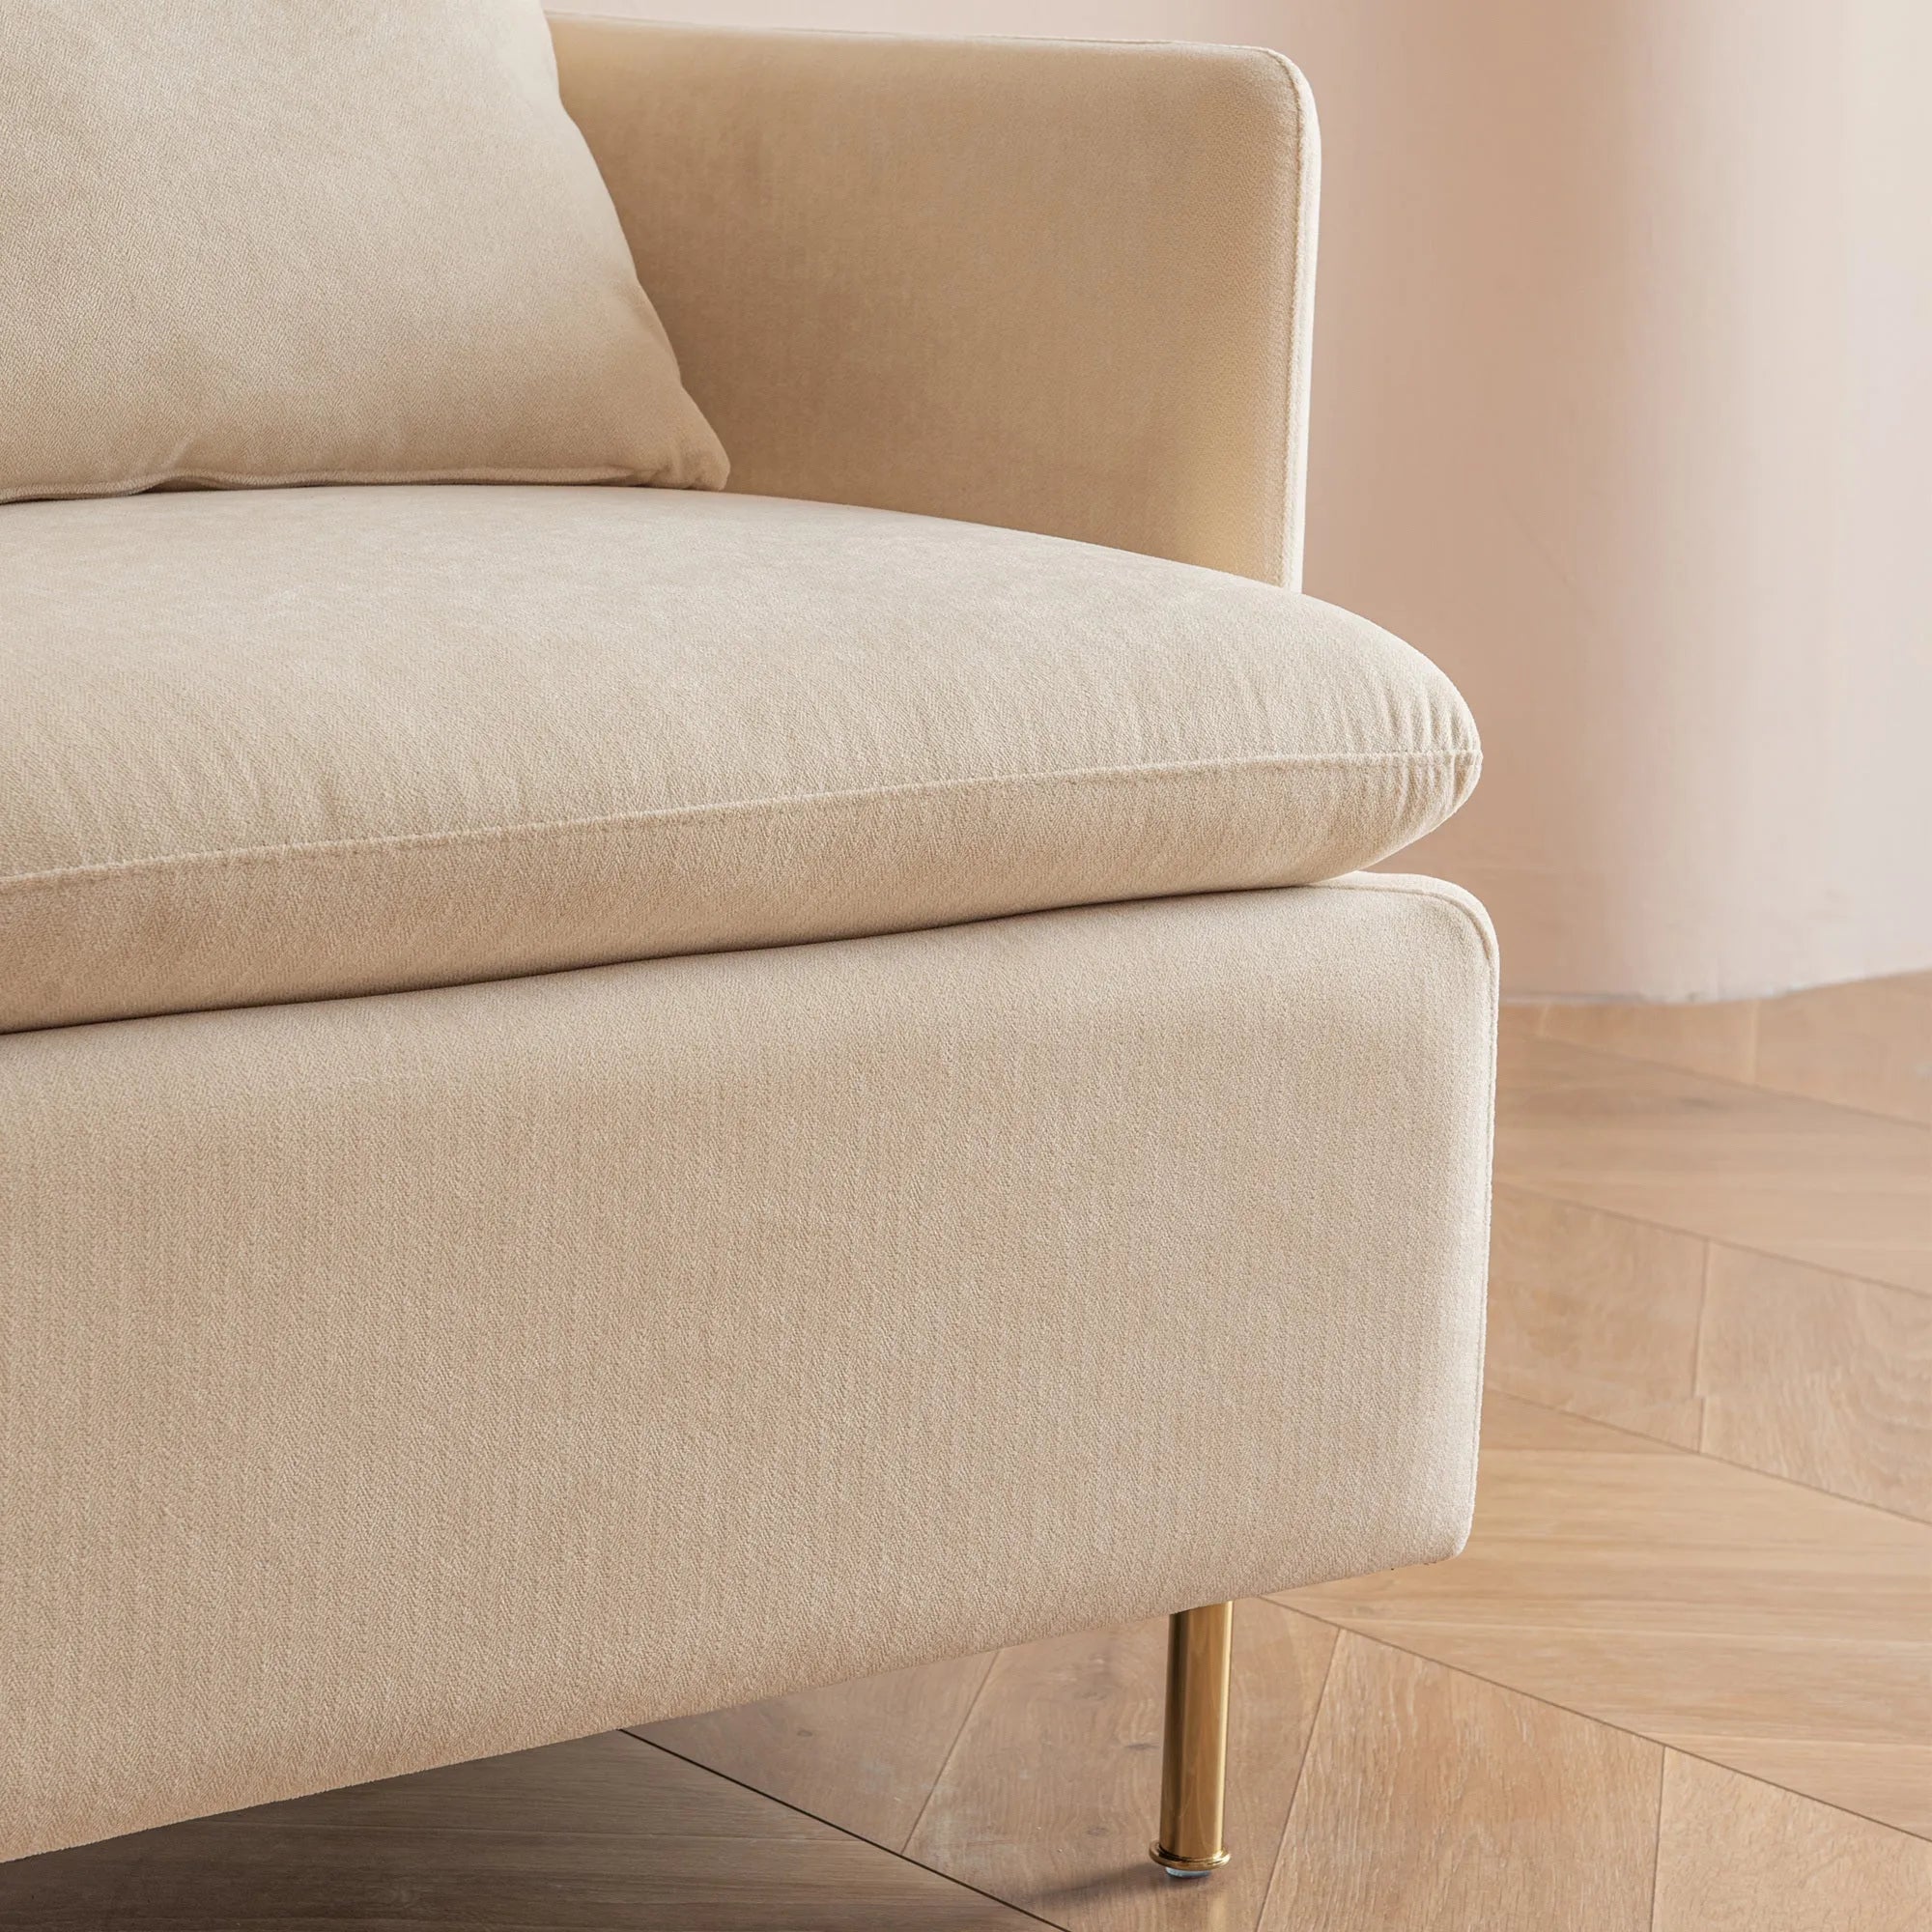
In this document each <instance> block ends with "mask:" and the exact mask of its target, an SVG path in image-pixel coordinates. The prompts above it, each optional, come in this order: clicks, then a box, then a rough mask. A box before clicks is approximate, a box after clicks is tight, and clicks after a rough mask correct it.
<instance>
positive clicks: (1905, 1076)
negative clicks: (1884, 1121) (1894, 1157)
mask: <svg viewBox="0 0 1932 1932" xmlns="http://www.w3.org/2000/svg"><path fill="white" fill-rule="evenodd" d="M1759 1026H1760V1034H1759V1043H1758V1062H1757V1067H1756V1074H1755V1077H1756V1079H1757V1081H1758V1082H1759V1084H1760V1085H1762V1086H1766V1087H1776V1088H1781V1089H1783V1090H1784V1091H1786V1092H1788V1093H1793V1094H1812V1095H1814V1096H1815V1097H1816V1098H1818V1099H1821V1100H1835V1101H1837V1102H1839V1103H1840V1104H1842V1105H1844V1106H1847V1107H1863V1108H1867V1109H1869V1110H1870V1111H1872V1112H1874V1113H1880V1114H1893V1115H1896V1116H1897V1117H1898V1118H1899V1119H1900V1120H1903V1121H1918V1122H1923V1123H1926V1124H1932V973H1910V974H1904V975H1901V976H1899V977H1898V978H1895V979H1889V980H1857V981H1854V982H1853V983H1852V984H1850V985H1846V986H1823V987H1820V988H1819V989H1818V990H1817V991H1816V992H1809V993H1793V994H1791V995H1789V996H1788V997H1786V998H1784V999H1781V1000H1767V1001H1765V1002H1764V1004H1763V1008H1762V1010H1761V1014H1760V1019H1759Z"/></svg>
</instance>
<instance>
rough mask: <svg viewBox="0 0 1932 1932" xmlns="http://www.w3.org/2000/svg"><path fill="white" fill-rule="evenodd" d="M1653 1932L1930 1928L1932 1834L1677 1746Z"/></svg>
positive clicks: (1667, 1788) (1916, 1931)
mask: <svg viewBox="0 0 1932 1932" xmlns="http://www.w3.org/2000/svg"><path fill="white" fill-rule="evenodd" d="M1654 1923H1655V1932H1826V1929H1827V1928H1842V1932H1927V1928H1928V1927H1932V1845H1926V1844H1924V1843H1922V1842H1920V1841H1919V1840H1918V1839H1917V1838H1909V1837H1906V1836H1904V1835H1903V1834H1902V1833H1897V1832H1888V1831H1886V1830H1884V1829H1883V1828H1882V1827H1880V1826H1877V1825H1872V1824H1868V1823H1866V1821H1865V1820H1863V1819H1861V1818H1853V1817H1848V1816H1847V1815H1846V1814H1845V1813H1844V1812H1842V1811H1833V1810H1830V1809H1828V1808H1827V1807H1826V1806H1824V1805H1822V1804H1811V1803H1809V1802H1808V1801H1807V1800H1805V1799H1803V1798H1799V1797H1795V1796H1793V1795H1792V1794H1791V1793H1790V1792H1786V1791H1779V1790H1777V1789H1776V1787H1775V1786H1772V1785H1769V1784H1760V1783H1758V1782H1756V1781H1754V1780H1753V1779H1750V1778H1747V1777H1740V1776H1737V1775H1736V1774H1735V1773H1733V1772H1728V1771H1722V1770H1719V1768H1718V1767H1717V1766H1715V1765H1709V1764H1702V1763H1699V1762H1698V1761H1697V1760H1696V1759H1694V1758H1689V1757H1683V1756H1680V1755H1679V1754H1678V1753H1676V1752H1675V1751H1673V1752H1671V1753H1670V1754H1669V1755H1668V1756H1667V1758H1666V1759H1665V1762H1664V1771H1663V1816H1662V1830H1661V1832H1660V1834H1659V1845H1658V1864H1657V1909H1656V1918H1655V1921H1654Z"/></svg>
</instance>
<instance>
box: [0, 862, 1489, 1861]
mask: <svg viewBox="0 0 1932 1932" xmlns="http://www.w3.org/2000/svg"><path fill="white" fill-rule="evenodd" d="M1493 997H1494V962H1493V959H1492V951H1491V945H1490V941H1489V934H1488V928H1487V925H1486V923H1485V922H1484V921H1483V919H1482V916H1481V914H1480V913H1479V912H1478V911H1477V910H1475V908H1474V907H1473V905H1472V904H1471V902H1470V901H1468V900H1467V899H1466V898H1465V897H1463V895H1459V894H1457V893H1456V892H1455V891H1454V890H1453V889H1451V888H1448V887H1441V886H1436V885H1434V884H1433V883H1431V882H1428V881H1420V880H1401V879H1390V878H1383V877H1376V878H1370V879H1359V880H1350V881H1348V882H1345V883H1339V884H1336V885H1332V886H1320V887H1314V888H1309V889H1306V890H1300V891H1288V892H1261V893H1247V894H1231V895H1219V896H1212V897H1204V898H1194V899H1175V900H1166V901H1160V902H1156V903H1149V904H1139V905H1125V906H1107V907H1094V908H1088V909H1084V910H1076V911H1069V912H1051V913H1039V914H1034V915H1029V916H1024V917H1020V918H1015V919H1011V920H1006V921H999V922H993V923H984V924H979V925H967V926H959V927H954V928H952V929H950V930H945V931H936V932H919V933H908V934H898V935H890V936H886V937H881V938H870V939H857V940H847V941H840V942H835V943H831V944H826V945H817V946H805V947H795V948H786V949H777V950H772V951H766V952H733V953H720V954H713V955H706V956H699V957H691V958H682V959H666V960H655V961H649V962H644V963H641V964H635V965H625V966H613V967H606V968H601V969H594V970H591V971H586V972H581V973H570V974H557V975H552V976H548V977H544V978H537V979H530V980H513V981H505V982H499V983H496V984H491V985H479V986H469V987H454V988H441V989H436V990H431V991H426V992H419V993H403V994H395V995H388V996H382V997H376V998H367V999H354V1000H340V1001H325V1002H317V1003H314V1004H310V1005H306V1006H298V1007H265V1008H258V1009H248V1010H243V1011H232V1012H219V1013H191V1014H183V1015H174V1016H168V1017H161V1018H156V1019H146V1020H133V1021H127V1022H123V1023H119V1024H114V1025H108V1026H93V1027H74V1028H67V1029H51V1030H43V1031H39V1032H34V1033H25V1034H14V1035H10V1036H8V1037H4V1038H0V1199H4V1201H5V1202H6V1212H5V1214H4V1215H0V1368H4V1373H5V1375H6V1377H7V1378H8V1386H7V1388H6V1393H5V1399H4V1401H0V1468H4V1470H5V1471H6V1506H5V1508H4V1510H0V1632H4V1633H5V1662H6V1667H5V1669H4V1670H0V1792H4V1793H5V1794H6V1803H5V1804H4V1805H0V1854H5V1853H15V1854H17V1853H24V1852H31V1851H34V1850H38V1849H44V1848H48V1847H52V1846H56V1845H60V1844H65V1843H70V1842H74V1841H78V1840H82V1839H86V1838H90V1837H96V1836H100V1835H104V1834H108V1833H116V1832H125V1831H128V1830H132V1829H134V1828H136V1827H140V1826H145V1825H151V1824H155V1823H158V1822H161V1821H163V1820H166V1819H171V1818H177V1817H181V1816H183V1815H185V1814H189V1813H195V1812H202V1811H210V1810H216V1809H221V1808H224V1807H227V1806H231V1805H239V1804H250V1803H254V1802H257V1801H260V1800H265V1799H271V1798H278V1797H283V1796H286V1795H290V1794H293V1793H296V1792H300V1791H304V1790H309V1789H314V1788H317V1787H320V1786H325V1785H330V1784H337V1783H343V1782H348V1781H352V1780H355V1779H359V1778H367V1777H374V1776H382V1775H385V1774H389V1773H397V1772H406V1771H411V1770H415V1769H417V1768H420V1767H424V1766H428V1765H432V1764H437V1763H442V1762H447V1761H450V1760H453V1759H457V1758H463V1757H468V1756H473V1755H477V1754H480V1753H484V1752H492V1751H500V1750H506V1749H510V1748H513V1747H520V1746H526V1745H534V1744H538V1743H542V1742H545V1741H547V1740H552V1739H557V1738H563V1737H570V1736H577V1735H582V1734H583V1733H586V1732H589V1731H593V1730H597V1729H600V1728H602V1727H604V1726H607V1725H611V1724H614V1723H617V1722H620V1721H632V1720H641V1719H652V1718H657V1717H662V1716H666V1715H668V1714H671V1713H676V1712H683V1711H689V1710H692V1709H696V1708H700V1707H708V1706H714V1705H721V1704H727V1703H731V1702H735V1701H737V1700H740V1699H744V1698H752V1697H757V1696H762V1695H765V1694H768V1693H774V1692H778V1691H782V1690H787V1689H791V1688H795V1687H797V1686H799V1685H803V1684H810V1683H816V1682H829V1681H832V1680H835V1679H838V1678H843V1677H847V1676H853V1675H858V1674H860V1673H863V1672H867V1671H871V1670H880V1669H886V1668H891V1667H895V1666H898V1665H904V1664H909V1663H911V1662H915V1661H917V1660H921V1659H925V1658H933V1657H939V1656H944V1655H952V1654H961V1653H966V1652H971V1651H976V1650H980V1649H982V1648H985V1647H988V1646H990V1645H994V1644H999V1643H1005V1642H1011V1641H1021V1640H1025V1639H1028V1638H1032V1637H1035V1636H1038V1635H1041V1634H1045V1633H1048V1632H1054V1631H1065V1630H1071V1629H1077V1628H1082V1627H1087V1626H1092V1625H1094V1624H1100V1623H1106V1622H1110V1621H1113V1620H1116V1619H1121V1618H1127V1617H1135V1616H1141V1615H1145V1614H1148V1613H1151V1612H1155V1611H1160V1610H1167V1609H1173V1608H1176V1607H1179V1606H1181V1605H1190V1604H1197V1603H1203V1602H1211V1601H1215V1600H1218V1599H1221V1598H1226V1597H1232V1596H1238V1595H1243V1594H1247V1593H1251V1592H1259V1591H1264V1590H1269V1589H1275V1588H1280V1587H1284V1586H1288V1585H1293V1584H1302V1583H1308V1582H1313V1581H1315V1580H1317V1579H1318V1578H1322V1577H1339V1576H1353V1575H1357V1574H1360V1573H1363V1572H1367V1571H1372V1570H1377V1569H1380V1568H1382V1567H1383V1566H1385V1565H1391V1564H1400V1563H1409V1562H1416V1561H1422V1560H1426V1559H1428V1558H1432V1557H1440V1556H1445V1555H1448V1554H1449V1553H1451V1552H1452V1551H1453V1550H1454V1549H1455V1548H1457V1547H1458V1546H1459V1544H1460V1542H1461V1540H1462V1538H1463V1533H1464V1529H1465V1526H1466V1524H1467V1520H1468V1513H1469V1507H1470V1497H1471V1488H1472V1483H1473V1478H1474V1473H1475V1424H1476V1411H1477V1399H1478V1398H1477V1391H1478V1383H1479V1379H1480V1356H1481V1336H1482V1323H1483V1276H1484V1251H1485V1245H1486V1240H1485V1236H1486V1204H1487V1187H1488V1173H1489V1117H1490V1116H1489V1105H1490V1093H1491V1079H1492V1041H1493Z"/></svg>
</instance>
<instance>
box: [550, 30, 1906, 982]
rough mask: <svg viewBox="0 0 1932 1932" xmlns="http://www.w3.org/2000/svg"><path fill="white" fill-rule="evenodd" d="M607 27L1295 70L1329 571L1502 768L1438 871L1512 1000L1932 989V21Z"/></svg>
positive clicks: (1320, 588) (1316, 557) (1316, 504)
mask: <svg viewBox="0 0 1932 1932" xmlns="http://www.w3.org/2000/svg"><path fill="white" fill-rule="evenodd" d="M580 4H584V5H588V4H590V0H580ZM598 4H599V10H600V11H609V12H640V13H641V12H652V13H656V14H660V15H662V16H665V17H678V18H683V19H692V20H707V21H736V22H743V23H747V24H781V25H794V26H806V25H812V26H840V27H857V28H871V29H886V30H898V31H932V32H964V31H976V32H986V33H1057V34H1067V35H1076V36H1077V35H1102V36H1105V37H1109V38H1184V39H1193V40H1226V41H1240V42H1251V43H1262V44H1266V45H1271V46H1275V47H1279V48H1281V49H1282V50H1284V51H1285V52H1287V53H1289V54H1291V55H1292V56H1293V58H1294V59H1295V60H1296V61H1297V62H1299V64H1300V65H1301V66H1302V68H1303V69H1304V71H1306V72H1307V74H1308V75H1309V78H1310V80H1311V81H1312V83H1313V85H1314V88H1315V94H1316V98H1317V100H1318V102H1319V103H1320V106H1321V116H1322V125H1323V135H1324V144H1325V163H1324V178H1323V194H1324V205H1323V212H1322V261H1321V279H1320V290H1321V293H1320V298H1319V323H1318V328H1317V354H1316V379H1315V395H1316V405H1315V422H1314V452H1313V460H1312V509H1311V517H1310V528H1309V548H1308V587H1309V588H1310V589H1311V590H1314V591H1315V592H1317V593H1318V594H1320V595H1322V596H1326V597H1330V598H1333V599H1334V600H1336V601H1337V602H1339V603H1343V604H1347V605H1350V606H1351V607H1353V608H1355V609H1358V610H1360V611H1365V612H1366V613H1367V614H1369V615H1371V616H1373V617H1376V618H1378V619H1379V620H1380V621H1381V622H1383V623H1386V624H1388V625H1390V626H1392V627H1393V628H1395V629H1397V630H1399V631H1401V632H1402V633H1403V634H1404V635H1406V636H1407V637H1409V638H1410V639H1413V640H1414V641H1415V642H1416V643H1417V644H1419V645H1420V646H1422V647H1423V648H1424V649H1425V650H1427V651H1429V652H1430V653H1431V654H1432V655H1433V656H1435V658H1437V659H1438V660H1439V661H1440V662H1441V663H1442V664H1443V665H1444V666H1445V667H1446V668H1448V669H1449V670H1450V671H1451V672H1452V673H1453V674H1454V675H1455V676H1456V678H1457V679H1458V681H1459V682H1460V683H1461V684H1462V686H1463V690H1464V691H1465V692H1466V693H1467V695H1468V696H1469V698H1470V700H1471V702H1472V703H1473V704H1474V706H1475V708H1476V711H1477V715H1478V717H1479V718H1480V720H1481V721H1482V725H1483V729H1484V735H1485V738H1486V741H1487V744H1488V748H1489V762H1488V770H1487V774H1486V776H1485V780H1484V783H1483V787H1482V789H1481V791H1480V792H1479V793H1478V795H1477V798H1476V800H1475V802H1474V803H1473V804H1472V805H1471V806H1470V807H1469V809H1468V810H1466V811H1465V812H1464V813H1463V816H1462V817H1461V818H1459V819H1458V820H1457V821H1455V823H1453V824H1452V825H1451V826H1449V827H1448V828H1447V829H1446V830H1444V831H1443V832H1441V833H1439V834H1438V835H1436V837H1435V838H1432V839H1430V840H1428V841H1427V842H1426V843H1425V844H1424V845H1423V846H1421V847H1419V848H1417V849H1416V851H1415V853H1414V855H1413V857H1412V858H1406V859H1405V861H1404V863H1405V865H1407V864H1411V863H1412V864H1416V865H1420V866H1423V867H1429V868H1433V869H1435V870H1437V871H1440V872H1442V873H1444V874H1446V875H1447V876H1449V877H1451V878H1454V879H1457V880H1459V881H1461V882H1462V883H1463V884H1466V885H1468V886H1470V887H1472V888H1473V889H1474V890H1475V891H1476V892H1478V893H1479V894H1480V895H1482V896H1483V897H1484V898H1485V899H1486V900H1488V901H1489V903H1490V905H1491V907H1492V911H1493V912H1494V914H1495V917H1496V923H1497V925H1498V927H1499V928H1500V930H1501V933H1502V937H1503V946H1504V961H1505V966H1506V969H1507V973H1508V978H1509V982H1510V985H1511V986H1512V988H1513V989H1514V990H1516V991H1518V992H1522V993H1541V994H1555V995H1564V994H1636V995H1649V996H1654V997H1659V998H1683V997H1692V996H1696V997H1706V998H1710V997H1723V996H1736V995H1745V994H1751V993H1758V992H1765V991H1771V990H1776V989H1780V988H1784V987H1789V986H1795V985H1801V984H1806V983H1811V982H1816V981H1820V980H1833V979H1844V978H1851V977H1855V976H1859V975H1863V974H1871V973H1883V972H1892V971H1901V970H1905V969H1909V968H1915V967H1922V966H1925V965H1928V964H1932V830H1928V827H1932V752H1928V750H1927V749H1926V745H1925V740H1926V737H1927V734H1928V732H1932V486H1928V467H1927V465H1928V451H1932V370H1929V367H1928V365H1932V350H1929V349H1928V347H1927V345H1928V344H1932V132H1928V128H1932V117H1928V116H1926V115H1925V113H1924V112H1923V110H1922V106H1921V103H1920V102H1919V101H1918V99H1917V98H1916V94H1917V89H1918V84H1919V82H1920V80H1921V79H1922V76H1923V75H1924V74H1925V73H1926V72H1927V71H1932V8H1927V7H1925V6H1923V5H1922V4H1920V0H1574V4H1567V5H1550V4H1548V0H1458V4H1455V5H1446V4H1442V0H1272V4H1270V0H1127V3H1126V4H1118V5H1096V4H1092V0H921V4H917V5H912V4H900V5H892V4H888V3H887V0H821V4H816V5H812V4H799V5H783V4H766V5H762V6H760V5H757V4H755V0H744V3H743V4H728V0H727V3H726V4H707V0H684V4H682V5H678V4H677V0H668V4H666V5H663V6H658V7H646V6H641V5H633V4H630V0H598Z"/></svg>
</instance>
